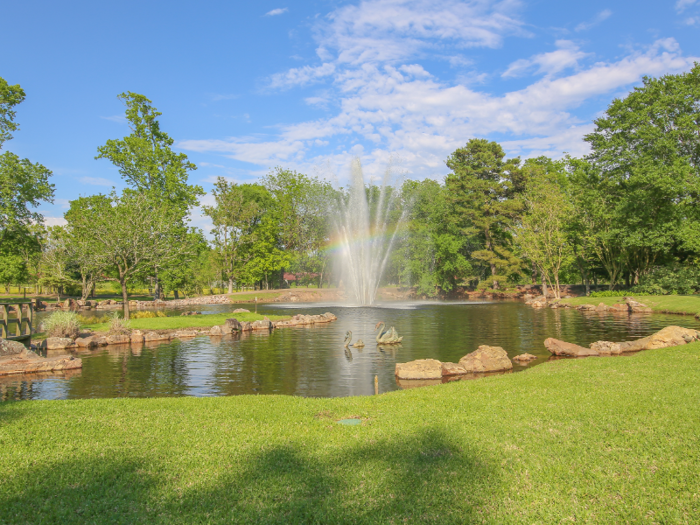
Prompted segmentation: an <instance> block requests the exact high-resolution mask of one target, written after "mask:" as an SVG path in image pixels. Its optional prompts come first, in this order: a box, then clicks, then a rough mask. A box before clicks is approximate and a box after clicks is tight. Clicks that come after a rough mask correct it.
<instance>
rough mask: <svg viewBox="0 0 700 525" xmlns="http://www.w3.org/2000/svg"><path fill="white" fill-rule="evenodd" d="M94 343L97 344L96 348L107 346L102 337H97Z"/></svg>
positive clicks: (105, 340) (105, 339)
mask: <svg viewBox="0 0 700 525" xmlns="http://www.w3.org/2000/svg"><path fill="white" fill-rule="evenodd" d="M95 342H96V343H97V346H107V345H108V344H109V343H107V338H106V337H105V336H104V335H102V336H99V337H97V339H95Z"/></svg>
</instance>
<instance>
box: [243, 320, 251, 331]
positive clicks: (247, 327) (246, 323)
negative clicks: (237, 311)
mask: <svg viewBox="0 0 700 525" xmlns="http://www.w3.org/2000/svg"><path fill="white" fill-rule="evenodd" d="M241 330H243V331H244V332H250V331H252V330H253V325H252V324H251V323H250V322H249V321H244V322H242V323H241Z"/></svg>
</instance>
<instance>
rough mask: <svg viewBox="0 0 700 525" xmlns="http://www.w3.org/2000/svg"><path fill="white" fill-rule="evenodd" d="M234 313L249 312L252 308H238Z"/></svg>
mask: <svg viewBox="0 0 700 525" xmlns="http://www.w3.org/2000/svg"><path fill="white" fill-rule="evenodd" d="M233 313H234V314H249V313H250V310H246V309H245V308H236V309H235V310H234V311H233Z"/></svg>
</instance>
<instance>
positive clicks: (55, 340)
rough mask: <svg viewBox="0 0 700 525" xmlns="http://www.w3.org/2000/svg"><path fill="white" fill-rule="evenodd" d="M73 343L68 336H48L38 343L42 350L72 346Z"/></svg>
mask: <svg viewBox="0 0 700 525" xmlns="http://www.w3.org/2000/svg"><path fill="white" fill-rule="evenodd" d="M74 345H75V343H74V342H73V340H72V339H69V338H68V337H48V338H46V339H44V340H43V341H42V342H41V343H40V344H39V348H41V349H42V350H63V349H65V348H72V347H73V346H74Z"/></svg>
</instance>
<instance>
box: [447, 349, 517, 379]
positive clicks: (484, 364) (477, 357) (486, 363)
mask: <svg viewBox="0 0 700 525" xmlns="http://www.w3.org/2000/svg"><path fill="white" fill-rule="evenodd" d="M459 364H460V366H462V367H464V369H465V370H466V371H467V372H477V373H481V372H500V371H502V370H512V369H513V363H511V361H510V359H508V354H507V353H506V351H505V350H503V348H501V347H500V346H487V345H481V346H480V347H479V348H477V349H476V350H474V351H473V352H472V353H470V354H467V355H465V356H464V357H463V358H462V359H460V360H459Z"/></svg>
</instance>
